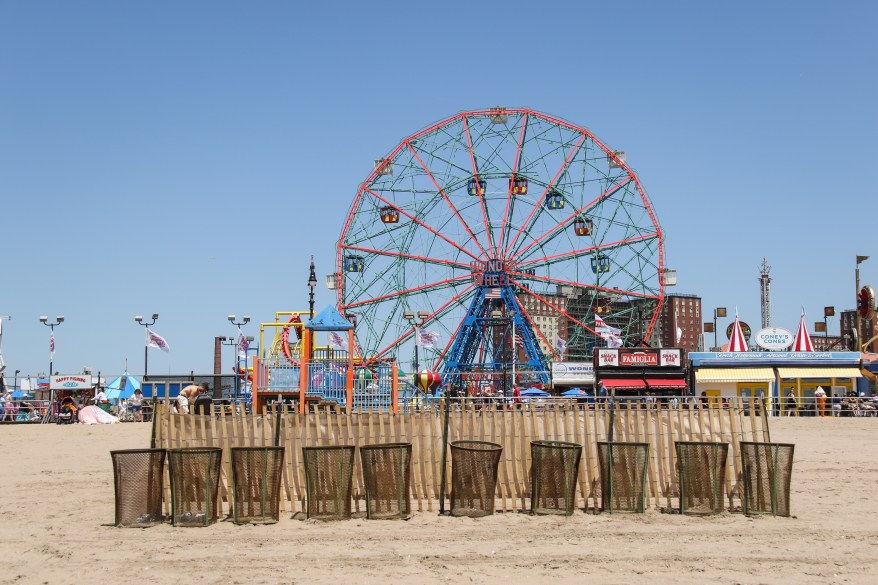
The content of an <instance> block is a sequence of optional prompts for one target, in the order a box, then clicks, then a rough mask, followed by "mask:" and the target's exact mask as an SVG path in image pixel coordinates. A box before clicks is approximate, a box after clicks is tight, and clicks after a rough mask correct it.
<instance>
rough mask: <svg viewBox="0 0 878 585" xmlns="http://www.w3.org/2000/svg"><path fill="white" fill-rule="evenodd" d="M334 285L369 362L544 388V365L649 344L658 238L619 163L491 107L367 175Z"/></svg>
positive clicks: (566, 135)
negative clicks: (394, 360)
mask: <svg viewBox="0 0 878 585" xmlns="http://www.w3.org/2000/svg"><path fill="white" fill-rule="evenodd" d="M335 276H336V286H337V294H338V306H339V309H340V310H341V311H342V313H343V314H346V315H349V316H353V320H355V321H356V329H355V337H356V342H357V346H358V347H357V348H356V351H357V352H359V354H360V357H362V358H363V359H364V361H365V362H366V363H369V362H374V361H380V360H383V359H386V358H388V357H396V358H397V359H398V360H399V361H400V362H401V363H402V364H403V369H405V370H406V371H412V370H414V369H416V368H417V367H421V368H424V367H431V368H434V369H437V370H439V371H441V372H442V373H443V377H444V378H445V379H446V381H447V380H449V379H452V380H453V379H454V378H455V377H463V378H464V379H466V378H467V377H468V376H469V377H476V378H478V375H479V374H480V373H487V374H490V375H491V376H493V378H492V379H493V380H497V379H498V374H500V373H502V374H503V379H504V381H506V380H507V379H509V378H508V377H510V376H511V377H512V379H515V377H516V376H517V377H518V378H517V382H518V383H526V382H527V381H529V380H530V381H546V380H547V379H548V376H547V372H548V369H549V365H550V362H552V361H559V360H561V361H564V360H570V361H590V360H591V359H592V351H593V348H594V347H595V346H603V345H607V344H608V343H609V344H611V345H612V344H619V343H627V344H635V343H637V344H639V343H640V341H641V339H644V338H649V336H650V335H651V333H652V331H653V328H654V326H655V325H656V321H657V316H658V311H659V309H660V306H661V303H662V300H663V297H664V286H665V282H664V263H663V236H662V231H661V228H660V226H659V223H658V221H657V219H656V217H655V214H654V212H653V209H652V206H651V204H650V202H649V199H648V197H647V195H646V193H645V192H644V190H643V188H642V187H641V185H640V182H639V180H638V178H637V175H636V174H635V173H634V172H633V171H632V170H631V168H630V167H629V166H628V165H627V164H626V162H625V157H624V153H621V152H617V151H613V150H611V149H610V148H608V147H607V146H606V145H605V144H604V143H603V142H601V141H600V140H599V139H597V138H596V137H595V136H594V135H592V134H591V132H589V131H588V130H587V129H585V128H582V127H579V126H576V125H574V124H571V123H569V122H566V121H563V120H560V119H558V118H554V117H551V116H547V115H545V114H542V113H539V112H535V111H533V110H528V109H511V108H510V109H507V108H492V109H487V110H479V111H472V112H462V113H460V114H457V115H455V116H452V117H450V118H448V119H445V120H442V121H441V122H437V123H435V124H433V125H431V126H429V127H428V128H425V129H423V130H421V131H420V132H417V133H416V134H413V135H411V136H409V137H408V138H406V139H405V140H403V141H402V142H401V143H400V144H399V145H397V146H396V148H394V149H393V150H392V151H391V152H390V154H388V155H387V156H386V157H383V158H381V159H379V160H377V161H376V162H375V169H374V171H373V172H372V173H371V174H370V175H369V177H368V178H367V179H366V181H365V182H364V183H363V184H362V185H361V186H360V188H359V190H358V191H357V195H356V198H355V200H354V202H353V205H352V206H351V209H350V212H349V214H348V216H347V220H346V221H345V224H344V228H343V230H342V233H341V237H340V239H339V242H338V251H337V274H336V275H335ZM596 317H599V318H600V319H598V323H599V326H600V325H604V328H603V329H600V327H599V326H596ZM601 319H602V320H603V323H602V324H601V323H600V320H601ZM596 330H597V331H596ZM416 339H420V340H421V343H420V344H419V346H417V347H416V345H415V340H416ZM415 361H417V362H418V363H414V362H415Z"/></svg>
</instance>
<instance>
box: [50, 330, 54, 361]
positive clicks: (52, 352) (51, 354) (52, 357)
mask: <svg viewBox="0 0 878 585" xmlns="http://www.w3.org/2000/svg"><path fill="white" fill-rule="evenodd" d="M54 359H55V330H54V329H52V335H50V336H49V360H50V361H52V360H54Z"/></svg>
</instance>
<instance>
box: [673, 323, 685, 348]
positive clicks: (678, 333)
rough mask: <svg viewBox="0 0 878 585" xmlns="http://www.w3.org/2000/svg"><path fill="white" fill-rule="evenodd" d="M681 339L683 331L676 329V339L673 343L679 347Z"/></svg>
mask: <svg viewBox="0 0 878 585" xmlns="http://www.w3.org/2000/svg"><path fill="white" fill-rule="evenodd" d="M681 339H683V330H682V329H680V328H679V327H677V338H676V341H675V342H674V343H675V344H677V345H679V343H680V340H681Z"/></svg>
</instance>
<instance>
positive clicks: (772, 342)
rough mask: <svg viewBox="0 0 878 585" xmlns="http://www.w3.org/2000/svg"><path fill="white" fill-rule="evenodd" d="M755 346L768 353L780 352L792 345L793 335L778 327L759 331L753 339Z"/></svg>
mask: <svg viewBox="0 0 878 585" xmlns="http://www.w3.org/2000/svg"><path fill="white" fill-rule="evenodd" d="M754 340H755V341H756V345H758V346H759V347H761V348H764V349H767V350H768V351H780V350H782V349H786V348H788V347H789V346H791V345H792V344H793V334H792V333H790V332H789V331H787V330H786V329H781V328H779V327H766V328H765V329H760V330H759V331H758V332H757V333H756V337H755V338H754Z"/></svg>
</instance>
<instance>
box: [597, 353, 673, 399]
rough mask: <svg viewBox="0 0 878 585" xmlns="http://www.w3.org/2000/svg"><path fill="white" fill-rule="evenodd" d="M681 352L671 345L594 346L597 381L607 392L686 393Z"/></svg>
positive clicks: (611, 393) (635, 394)
mask: <svg viewBox="0 0 878 585" xmlns="http://www.w3.org/2000/svg"><path fill="white" fill-rule="evenodd" d="M682 354H683V350H681V349H680V348H674V347H668V348H652V347H631V348H619V349H610V348H598V349H595V352H594V372H595V379H596V384H597V386H598V387H599V388H606V390H607V394H608V395H610V396H632V397H634V396H645V395H646V394H650V395H653V396H681V395H686V394H689V385H688V384H687V382H686V368H685V366H684V364H683V356H682Z"/></svg>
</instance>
